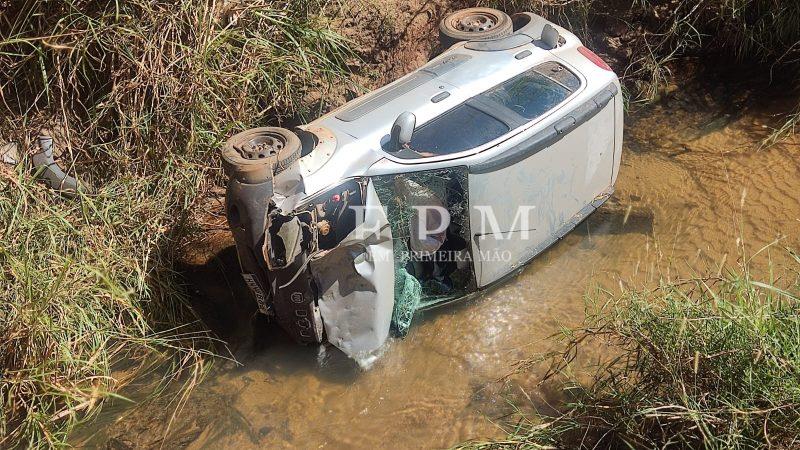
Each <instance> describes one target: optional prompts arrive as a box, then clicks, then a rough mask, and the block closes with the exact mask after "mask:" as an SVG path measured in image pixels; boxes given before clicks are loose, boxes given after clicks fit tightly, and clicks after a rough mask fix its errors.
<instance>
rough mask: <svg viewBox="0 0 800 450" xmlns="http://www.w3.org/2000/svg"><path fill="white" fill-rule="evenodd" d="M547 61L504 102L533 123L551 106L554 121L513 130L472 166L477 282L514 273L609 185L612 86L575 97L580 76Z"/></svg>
mask: <svg viewBox="0 0 800 450" xmlns="http://www.w3.org/2000/svg"><path fill="white" fill-rule="evenodd" d="M547 64H549V66H547V67H545V68H542V67H540V66H539V67H537V69H538V70H534V71H533V72H532V74H528V75H526V77H527V78H526V77H523V78H522V79H520V80H517V82H518V83H517V84H518V86H517V87H516V88H515V89H511V92H510V95H508V96H507V97H508V98H509V99H510V101H508V102H507V105H508V106H509V107H510V108H511V109H512V110H515V111H517V112H518V113H519V114H521V115H523V116H524V117H525V118H526V119H528V120H530V121H531V122H533V121H537V120H538V119H539V118H540V117H542V116H544V115H546V114H548V113H550V112H551V111H555V112H556V113H558V115H556V118H555V121H554V123H553V124H552V125H550V126H547V127H545V128H544V129H541V128H539V127H532V129H535V130H538V131H526V132H523V133H521V134H520V135H517V136H515V137H514V138H512V139H510V140H509V141H508V142H507V143H505V144H504V145H505V147H506V148H505V149H504V151H503V152H502V153H499V154H495V155H494V156H492V157H491V158H488V159H487V160H485V161H482V162H480V163H477V164H473V165H472V166H470V168H469V170H470V175H469V187H470V188H469V189H470V190H469V198H470V204H471V208H470V212H471V217H470V223H471V229H472V232H473V242H472V245H473V254H474V255H475V256H474V257H475V271H476V279H477V280H478V285H479V286H486V285H488V284H490V283H492V282H494V281H497V280H498V279H500V278H502V277H503V276H505V275H507V274H509V273H511V272H513V271H514V270H515V269H517V268H518V267H520V266H521V265H522V264H524V263H526V262H527V261H529V260H530V259H531V258H533V257H534V256H535V255H536V254H538V253H540V252H541V251H542V250H544V249H546V248H547V247H548V246H550V245H551V244H552V243H553V242H555V241H556V240H558V239H559V238H560V237H562V236H563V235H564V234H566V233H567V232H568V231H569V230H571V229H572V228H574V226H575V225H577V224H578V223H579V222H580V221H581V220H583V218H585V217H586V216H587V215H588V214H589V213H590V212H592V211H593V210H594V207H595V206H594V205H593V201H594V199H595V198H596V197H598V196H599V195H601V194H602V193H603V192H605V191H607V190H608V189H609V187H610V185H611V181H612V170H613V165H614V114H615V112H614V102H611V101H610V100H611V99H612V98H613V97H614V95H615V94H616V91H617V89H616V86H615V85H609V87H608V88H606V89H603V90H602V91H600V93H599V94H597V95H595V96H593V97H590V98H589V99H588V100H585V101H583V102H576V101H574V100H575V99H576V97H578V96H576V95H575V92H576V91H578V87H579V86H580V81H579V80H578V78H577V77H576V76H575V75H574V74H571V72H564V71H565V70H567V69H566V68H564V67H563V66H561V65H560V64H558V63H547ZM553 70H555V71H557V72H556V73H557V74H556V75H555V77H551V76H550V75H551V74H553V73H554V72H552V71H553ZM523 75H525V74H523ZM540 75H541V76H540ZM576 83H577V84H576ZM504 84H505V83H504ZM498 88H502V85H501V86H498ZM506 90H508V89H506ZM576 103H577V104H576ZM560 111H564V112H563V113H560ZM546 120H548V121H553V120H554V118H553V117H552V116H549V117H548V118H547V119H546Z"/></svg>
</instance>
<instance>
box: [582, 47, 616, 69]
mask: <svg viewBox="0 0 800 450" xmlns="http://www.w3.org/2000/svg"><path fill="white" fill-rule="evenodd" d="M578 52H580V54H581V55H583V56H585V57H586V59H588V60H589V61H591V62H593V63H594V65H595V66H597V67H599V68H601V69H603V70H608V71H609V72H613V69H611V66H609V65H608V64H607V63H606V62H605V61H603V58H601V57H599V56H597V55H596V54H595V53H594V52H593V51H591V50H589V49H588V48H586V47H584V46H582V45H581V46H580V47H578Z"/></svg>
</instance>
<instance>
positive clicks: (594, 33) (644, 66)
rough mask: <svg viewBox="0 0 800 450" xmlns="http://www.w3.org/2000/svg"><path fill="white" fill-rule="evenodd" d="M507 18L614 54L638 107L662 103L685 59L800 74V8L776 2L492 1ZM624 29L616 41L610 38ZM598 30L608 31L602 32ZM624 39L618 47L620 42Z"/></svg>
mask: <svg viewBox="0 0 800 450" xmlns="http://www.w3.org/2000/svg"><path fill="white" fill-rule="evenodd" d="M481 3H483V4H486V5H488V6H492V7H497V8H500V9H503V10H506V11H523V10H527V11H534V12H537V13H539V14H542V15H544V16H545V17H548V18H551V19H553V20H555V21H556V22H558V23H560V24H562V25H565V26H567V27H568V28H569V29H571V30H572V31H575V32H577V34H578V35H579V36H580V37H581V38H582V40H583V41H584V42H586V43H587V45H589V46H591V47H593V48H595V49H596V50H599V51H601V53H605V54H606V55H610V56H611V57H612V58H613V61H612V63H614V64H615V65H616V66H617V67H615V68H616V69H617V72H618V73H619V74H621V76H622V79H623V81H624V82H625V84H626V85H627V92H629V93H630V98H631V100H632V101H639V102H649V101H652V100H654V99H656V98H658V97H659V94H660V93H661V92H662V91H663V90H664V89H665V88H666V86H667V85H668V84H669V82H670V79H671V75H672V74H671V72H670V68H669V67H670V63H671V62H672V61H675V60H676V59H678V58H681V57H685V56H691V55H701V56H703V57H709V56H711V55H714V54H717V55H723V56H725V57H728V58H731V57H732V58H734V59H736V60H738V61H740V62H742V63H747V64H766V65H767V66H769V67H771V70H773V71H776V72H780V71H785V70H790V71H792V73H800V72H798V71H797V68H798V62H800V3H798V2H781V1H775V0H699V1H696V0H633V1H621V2H618V1H601V0H535V1H532V0H488V1H485V2H481ZM617 25H618V26H621V32H620V33H614V36H612V38H611V39H609V36H608V35H607V34H606V33H605V32H606V31H608V29H609V27H610V28H611V29H614V28H617V29H619V27H617ZM598 30H600V31H602V32H598ZM614 40H616V41H617V42H614Z"/></svg>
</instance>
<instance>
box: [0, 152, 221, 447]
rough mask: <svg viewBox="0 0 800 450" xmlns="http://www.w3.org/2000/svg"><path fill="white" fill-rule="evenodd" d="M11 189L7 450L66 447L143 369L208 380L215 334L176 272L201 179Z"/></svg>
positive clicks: (0, 318)
mask: <svg viewBox="0 0 800 450" xmlns="http://www.w3.org/2000/svg"><path fill="white" fill-rule="evenodd" d="M2 183H3V188H2V189H0V223H2V224H3V225H2V229H0V267H2V270H1V271H0V297H2V298H3V301H2V302H0V330H2V332H0V367H2V378H0V394H2V395H0V398H2V409H1V412H0V447H7V446H12V445H14V444H21V443H28V444H30V445H47V446H53V445H58V444H60V443H61V442H62V441H63V440H64V438H65V436H66V433H67V432H68V431H69V429H70V428H71V426H72V425H74V424H76V423H78V422H79V421H80V420H81V419H83V418H86V417H88V416H91V415H92V414H93V413H95V412H96V411H97V409H98V407H99V406H100V405H101V403H102V401H103V399H105V398H106V397H108V396H109V395H112V394H113V393H114V392H115V391H116V390H118V389H119V388H120V387H122V386H123V385H124V384H125V383H126V382H127V381H128V379H127V376H129V375H130V374H132V373H134V372H136V370H135V368H136V367H139V366H140V365H141V364H144V365H147V363H150V362H153V361H156V360H160V361H161V362H169V361H170V360H171V361H172V362H174V363H176V364H177V366H176V367H175V368H174V370H175V371H176V372H175V374H176V375H177V374H179V373H181V372H182V371H183V370H184V369H185V370H187V371H188V373H189V374H191V376H192V377H197V376H199V373H197V372H194V373H192V372H193V371H197V370H199V369H200V367H201V366H199V365H197V364H196V363H197V362H198V361H199V360H200V358H202V356H203V355H206V354H208V351H209V350H210V349H211V346H210V343H211V342H210V341H211V337H210V336H209V335H207V334H206V333H205V332H203V331H202V330H203V327H202V326H201V325H200V324H198V323H197V319H196V318H195V317H194V316H193V314H192V313H191V310H190V309H189V308H188V307H186V304H185V302H184V301H185V294H186V293H185V291H184V289H183V287H182V286H181V280H180V277H178V276H177V275H176V274H175V273H173V272H171V271H170V269H169V268H170V267H171V266H172V260H173V259H174V258H175V254H174V252H172V251H171V250H170V247H171V243H172V240H173V239H176V236H179V235H180V232H181V230H180V227H181V220H180V219H178V220H176V217H174V216H173V214H174V213H175V211H182V210H183V211H185V210H186V208H185V206H186V205H187V204H188V203H189V202H191V198H192V195H193V193H194V192H196V190H197V189H198V187H199V183H200V179H199V178H198V176H197V172H191V171H185V170H183V169H180V168H179V166H178V165H177V164H174V163H170V164H168V165H167V167H166V168H165V170H164V172H163V173H162V174H158V175H152V176H148V177H141V176H128V177H124V178H121V179H119V180H116V181H114V182H111V183H109V184H107V185H105V186H103V187H102V189H100V191H99V192H98V193H97V194H96V196H93V197H86V196H84V197H81V198H78V199H74V200H64V199H59V198H57V197H54V195H55V194H53V193H51V192H47V191H43V190H42V189H41V187H40V186H38V185H36V184H33V182H32V181H31V179H30V176H29V175H28V174H27V173H25V172H23V171H21V170H20V171H17V172H11V171H5V172H4V173H3V177H2ZM159 355H161V357H162V358H160V357H159ZM120 362H124V363H125V365H126V367H127V370H126V372H124V373H118V374H114V373H113V372H112V368H113V365H114V364H115V363H120Z"/></svg>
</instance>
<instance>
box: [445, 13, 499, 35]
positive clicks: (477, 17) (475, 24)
mask: <svg viewBox="0 0 800 450" xmlns="http://www.w3.org/2000/svg"><path fill="white" fill-rule="evenodd" d="M455 19H456V20H455V23H454V27H455V28H456V29H457V30H459V31H464V32H468V33H479V32H481V31H488V30H491V29H492V28H494V27H495V25H497V22H498V20H497V17H495V16H494V15H493V14H488V13H470V14H467V15H464V16H463V17H458V18H455Z"/></svg>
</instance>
